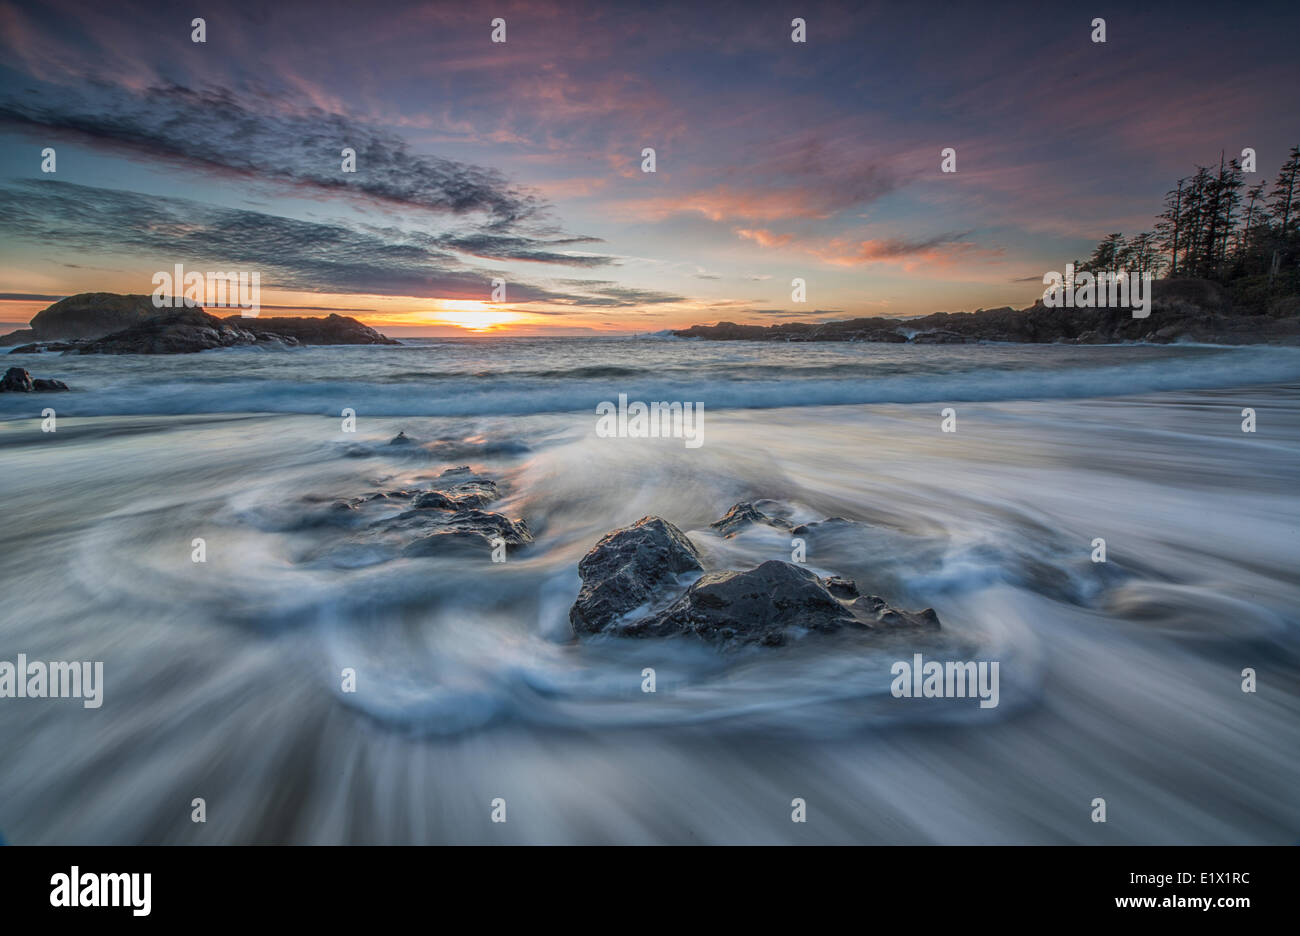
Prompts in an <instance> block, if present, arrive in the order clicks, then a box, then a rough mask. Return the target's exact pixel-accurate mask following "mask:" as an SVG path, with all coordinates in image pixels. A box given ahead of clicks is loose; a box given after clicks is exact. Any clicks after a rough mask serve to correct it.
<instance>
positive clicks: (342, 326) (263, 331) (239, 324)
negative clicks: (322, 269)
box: [225, 313, 401, 345]
mask: <svg viewBox="0 0 1300 936" xmlns="http://www.w3.org/2000/svg"><path fill="white" fill-rule="evenodd" d="M225 321H226V322H227V323H228V324H230V325H232V326H234V327H236V328H241V329H243V330H245V331H248V332H252V333H253V334H254V335H257V336H259V337H265V338H267V339H269V340H281V341H284V340H287V341H289V342H293V343H298V344H304V345H350V344H358V345H396V344H401V342H400V341H397V340H396V339H393V338H389V337H387V336H386V335H381V334H380V333H379V332H377V331H375V330H374V329H373V328H371V327H370V326H369V325H363V324H362V323H361V322H358V321H357V320H356V319H354V318H351V317H350V316H347V315H338V314H337V313H331V314H330V315H327V316H325V317H324V318H320V317H308V316H296V315H274V316H270V317H268V318H263V317H262V316H256V317H252V316H245V315H243V314H241V313H236V314H235V315H228V316H226V319H225Z"/></svg>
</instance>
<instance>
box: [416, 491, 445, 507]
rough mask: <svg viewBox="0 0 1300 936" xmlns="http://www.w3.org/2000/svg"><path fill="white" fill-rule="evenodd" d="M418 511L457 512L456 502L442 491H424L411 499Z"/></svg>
mask: <svg viewBox="0 0 1300 936" xmlns="http://www.w3.org/2000/svg"><path fill="white" fill-rule="evenodd" d="M411 506H412V507H414V508H415V509H416V510H455V509H456V502H455V501H454V500H452V499H451V498H450V497H448V496H447V495H446V494H444V493H443V492H442V491H423V492H421V493H419V494H416V495H415V497H413V498H412V499H411Z"/></svg>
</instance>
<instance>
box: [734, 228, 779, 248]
mask: <svg viewBox="0 0 1300 936" xmlns="http://www.w3.org/2000/svg"><path fill="white" fill-rule="evenodd" d="M736 233H737V234H739V235H740V236H741V237H743V238H745V239H746V240H752V241H753V242H754V243H756V244H758V246H760V247H784V246H785V245H786V244H788V243H790V241H791V240H792V239H793V238H792V237H791V235H789V234H773V233H772V232H771V231H769V230H767V229H766V228H754V229H748V228H736Z"/></svg>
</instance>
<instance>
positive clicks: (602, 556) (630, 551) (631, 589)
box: [569, 517, 704, 634]
mask: <svg viewBox="0 0 1300 936" xmlns="http://www.w3.org/2000/svg"><path fill="white" fill-rule="evenodd" d="M703 568H704V567H703V566H702V565H701V564H700V554H699V552H698V551H697V550H696V549H695V546H694V545H693V544H692V543H691V541H690V540H689V539H687V538H686V534H684V533H683V532H682V531H681V530H679V529H677V527H675V526H673V525H672V524H671V523H669V522H668V521H667V520H664V519H663V518H661V517H642V518H641V519H640V520H638V521H637V522H636V523H634V524H632V526H629V527H624V528H622V529H619V530H615V531H613V532H612V533H607V534H605V535H604V536H603V537H601V538H600V541H599V542H597V543H596V545H595V546H593V547H592V548H591V551H590V552H588V553H587V554H586V555H585V556H583V557H582V560H581V561H580V562H579V563H578V575H579V576H581V577H582V589H581V590H580V591H579V592H578V598H577V600H576V601H575V602H574V603H573V607H572V608H570V609H569V622H570V623H571V624H572V625H573V629H574V630H575V631H576V632H577V633H580V634H584V633H585V634H593V633H596V632H598V631H601V630H604V629H605V628H606V627H607V626H609V625H610V624H612V623H613V622H614V621H616V620H617V619H618V618H620V617H622V616H623V615H625V614H627V613H628V612H630V611H635V610H636V609H637V608H639V607H641V606H642V605H645V604H647V603H648V602H650V601H651V600H652V599H653V598H655V597H656V592H658V591H660V590H662V589H663V588H665V587H669V586H673V585H676V577H677V576H678V575H681V574H683V573H687V572H698V571H701V570H703Z"/></svg>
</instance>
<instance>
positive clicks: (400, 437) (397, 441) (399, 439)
mask: <svg viewBox="0 0 1300 936" xmlns="http://www.w3.org/2000/svg"><path fill="white" fill-rule="evenodd" d="M388 444H389V445H410V444H411V439H410V437H409V436H408V435H407V434H406V432H405V431H402V432H399V433H397V435H395V436H393V437H392V438H391V439H389V440H388Z"/></svg>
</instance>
